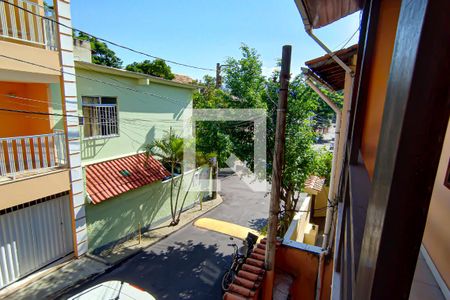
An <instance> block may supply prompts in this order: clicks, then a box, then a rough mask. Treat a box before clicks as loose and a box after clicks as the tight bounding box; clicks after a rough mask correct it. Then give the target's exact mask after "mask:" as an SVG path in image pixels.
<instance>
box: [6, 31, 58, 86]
mask: <svg viewBox="0 0 450 300" xmlns="http://www.w3.org/2000/svg"><path fill="white" fill-rule="evenodd" d="M0 54H2V55H5V56H7V57H13V58H15V59H19V60H22V61H26V62H30V63H34V64H35V65H32V64H29V63H24V62H20V61H18V60H14V59H9V58H5V57H0V66H1V69H2V72H0V80H5V78H4V76H8V77H9V78H10V80H11V81H34V80H33V79H39V80H43V79H45V80H46V82H58V76H59V75H60V73H59V71H58V70H59V69H60V62H59V57H58V52H57V51H52V50H47V49H42V48H38V47H35V46H28V45H23V44H21V42H20V40H14V41H12V40H8V41H2V40H0ZM39 65H40V66H46V68H43V67H40V66H39Z"/></svg>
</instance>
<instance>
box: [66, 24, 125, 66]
mask: <svg viewBox="0 0 450 300" xmlns="http://www.w3.org/2000/svg"><path fill="white" fill-rule="evenodd" d="M74 37H75V38H77V39H79V40H83V41H90V42H91V52H92V63H94V64H97V65H104V66H108V67H112V68H118V69H120V68H122V60H121V59H120V58H119V57H118V56H117V55H116V53H115V52H114V51H113V50H111V49H109V48H108V45H106V44H105V43H103V42H101V41H99V40H97V39H96V38H94V37H91V36H89V35H87V34H85V33H83V32H78V35H76V33H74Z"/></svg>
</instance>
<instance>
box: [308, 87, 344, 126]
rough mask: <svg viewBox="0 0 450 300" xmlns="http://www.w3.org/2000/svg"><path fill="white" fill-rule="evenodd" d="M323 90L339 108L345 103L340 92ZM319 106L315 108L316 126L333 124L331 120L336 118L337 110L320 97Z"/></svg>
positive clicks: (318, 99)
mask: <svg viewBox="0 0 450 300" xmlns="http://www.w3.org/2000/svg"><path fill="white" fill-rule="evenodd" d="M322 92H323V93H324V94H325V95H326V96H328V98H330V100H331V101H333V102H334V103H335V104H336V105H337V106H338V107H339V108H342V105H343V101H344V100H343V96H342V93H340V92H337V93H336V92H330V91H328V90H325V89H323V90H322ZM316 101H317V108H316V109H315V110H314V113H315V115H314V117H313V118H314V120H315V123H314V128H328V127H330V126H331V122H332V121H333V119H334V118H335V112H334V111H333V110H332V109H331V107H330V106H329V105H328V104H326V103H325V101H323V100H322V99H320V98H317V100H316Z"/></svg>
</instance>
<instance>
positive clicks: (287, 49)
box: [265, 45, 292, 299]
mask: <svg viewBox="0 0 450 300" xmlns="http://www.w3.org/2000/svg"><path fill="white" fill-rule="evenodd" d="M291 51H292V46H290V45H285V46H283V55H282V58H281V72H280V92H279V94H278V109H277V127H276V133H275V151H274V156H273V169H272V190H271V197H270V211H269V229H268V234H267V250H266V257H265V267H266V270H267V272H268V274H267V278H266V280H267V282H266V288H265V296H266V298H267V299H272V290H273V278H274V276H273V275H274V267H275V243H276V237H277V228H278V214H279V211H280V194H281V176H282V174H281V173H282V169H283V160H284V144H285V140H286V110H287V97H288V87H289V77H290V68H291Z"/></svg>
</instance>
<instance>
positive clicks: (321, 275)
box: [316, 251, 326, 300]
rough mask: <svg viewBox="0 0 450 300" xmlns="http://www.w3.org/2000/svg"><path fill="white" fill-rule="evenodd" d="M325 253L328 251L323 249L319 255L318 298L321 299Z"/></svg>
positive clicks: (317, 299)
mask: <svg viewBox="0 0 450 300" xmlns="http://www.w3.org/2000/svg"><path fill="white" fill-rule="evenodd" d="M325 255H326V251H322V252H321V253H320V256H319V267H318V269H319V271H318V273H317V288H316V300H320V295H321V294H322V285H323V272H324V268H325Z"/></svg>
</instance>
